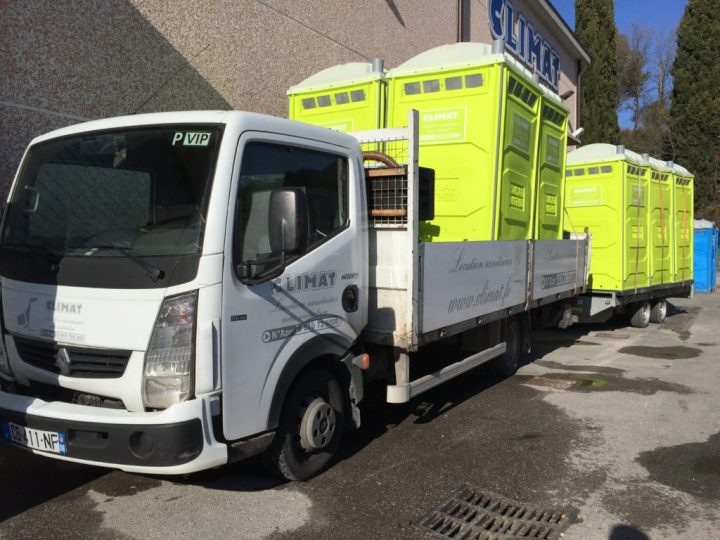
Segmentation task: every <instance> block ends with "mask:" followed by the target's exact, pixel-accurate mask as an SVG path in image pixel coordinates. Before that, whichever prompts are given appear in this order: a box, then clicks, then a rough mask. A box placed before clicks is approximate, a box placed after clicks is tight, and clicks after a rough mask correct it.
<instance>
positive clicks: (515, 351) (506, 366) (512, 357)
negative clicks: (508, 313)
mask: <svg viewBox="0 0 720 540" xmlns="http://www.w3.org/2000/svg"><path fill="white" fill-rule="evenodd" d="M505 344H506V345H507V349H506V350H505V354H504V355H503V356H501V357H500V358H498V359H497V361H496V362H495V363H494V368H495V369H494V371H495V372H496V373H497V374H498V375H502V376H503V377H511V376H513V375H515V373H517V370H518V368H519V367H520V356H521V355H522V328H521V326H520V321H518V319H517V317H513V318H512V319H510V320H509V321H508V322H507V325H506V326H505Z"/></svg>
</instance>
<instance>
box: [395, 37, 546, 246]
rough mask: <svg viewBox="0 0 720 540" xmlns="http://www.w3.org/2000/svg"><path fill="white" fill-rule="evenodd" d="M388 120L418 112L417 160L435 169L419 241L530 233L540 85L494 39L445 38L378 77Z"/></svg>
mask: <svg viewBox="0 0 720 540" xmlns="http://www.w3.org/2000/svg"><path fill="white" fill-rule="evenodd" d="M387 77H388V81H389V83H388V84H389V99H388V109H389V112H388V126H389V127H396V126H403V125H405V124H406V123H407V114H408V110H409V109H418V110H419V111H420V155H419V159H420V165H422V166H424V167H431V168H433V169H435V219H434V220H432V221H428V222H423V223H422V224H421V227H420V235H421V239H422V240H423V241H426V242H430V241H432V242H453V241H463V240H520V239H529V238H531V237H532V233H533V219H534V213H535V212H534V210H535V181H536V180H535V179H536V162H537V154H538V152H537V138H538V126H539V116H540V115H539V111H540V89H539V86H538V85H537V84H536V83H535V82H533V78H532V75H531V73H530V72H529V71H527V70H526V69H525V68H524V67H523V66H522V65H521V64H520V63H519V62H518V61H517V60H515V59H514V58H512V57H511V56H510V55H508V54H505V53H504V52H503V50H502V47H501V45H500V44H499V42H498V45H496V46H494V48H493V47H491V46H490V45H485V44H482V43H454V44H451V45H443V46H441V47H436V48H434V49H431V50H429V51H426V52H424V53H421V54H418V55H417V56H415V57H413V58H411V59H410V60H408V61H407V62H405V63H403V64H401V65H400V66H398V67H397V68H394V69H391V70H390V71H388V74H387Z"/></svg>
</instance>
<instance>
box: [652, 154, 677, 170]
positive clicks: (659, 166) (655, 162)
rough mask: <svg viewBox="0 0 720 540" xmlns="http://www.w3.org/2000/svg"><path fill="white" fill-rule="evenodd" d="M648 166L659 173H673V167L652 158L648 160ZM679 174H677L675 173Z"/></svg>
mask: <svg viewBox="0 0 720 540" xmlns="http://www.w3.org/2000/svg"><path fill="white" fill-rule="evenodd" d="M650 165H651V166H652V167H653V168H654V169H655V170H658V171H661V172H670V173H671V172H674V166H673V165H670V164H668V163H667V161H662V160H659V159H656V158H654V157H651V158H650ZM677 174H679V173H677Z"/></svg>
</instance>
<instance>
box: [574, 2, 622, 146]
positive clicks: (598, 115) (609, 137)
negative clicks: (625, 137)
mask: <svg viewBox="0 0 720 540" xmlns="http://www.w3.org/2000/svg"><path fill="white" fill-rule="evenodd" d="M575 33H576V34H577V36H578V39H579V40H580V43H582V45H583V46H584V47H585V49H586V50H587V51H588V53H589V54H590V58H591V60H592V62H591V63H590V65H589V66H585V67H583V69H582V71H581V74H580V81H581V82H580V111H581V114H582V120H581V123H580V125H582V127H584V128H585V133H583V135H582V137H581V138H582V141H583V144H590V143H595V142H606V143H617V142H618V121H617V106H618V101H619V97H618V73H617V58H616V47H615V15H614V13H613V0H576V2H575Z"/></svg>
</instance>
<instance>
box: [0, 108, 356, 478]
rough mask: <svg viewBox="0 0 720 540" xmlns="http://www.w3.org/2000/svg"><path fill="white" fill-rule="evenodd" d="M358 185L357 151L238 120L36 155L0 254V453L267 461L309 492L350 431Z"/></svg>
mask: <svg viewBox="0 0 720 540" xmlns="http://www.w3.org/2000/svg"><path fill="white" fill-rule="evenodd" d="M363 174H364V173H363V163H362V154H361V152H360V146H359V144H358V142H357V140H356V139H354V138H352V137H350V136H348V135H343V134H340V133H335V132H333V131H330V130H328V129H324V128H319V127H314V126H310V125H305V124H301V123H299V122H293V121H289V120H283V119H279V118H274V117H269V116H264V115H259V114H254V113H245V112H219V111H208V112H177V113H159V114H148V115H136V116H128V117H122V118H114V119H108V120H99V121H93V122H88V123H85V124H80V125H77V126H71V127H68V128H64V129H60V130H57V131H54V132H52V133H49V134H47V135H43V136H41V137H38V138H36V139H35V140H33V141H32V143H31V144H30V146H29V148H28V149H27V151H26V153H25V156H24V158H23V160H22V164H21V166H20V168H19V171H18V174H17V176H16V178H15V181H14V183H13V187H12V190H11V192H10V195H9V198H8V204H7V207H6V210H5V212H4V215H3V220H2V232H1V238H0V284H1V286H2V296H1V299H2V350H1V351H0V353H1V354H0V383H1V385H2V392H0V426H1V427H2V434H3V437H4V438H5V439H6V440H7V441H10V442H13V443H15V444H18V445H21V446H24V447H26V448H28V449H30V450H31V451H33V452H35V453H41V454H45V455H49V456H51V457H55V458H58V459H65V460H70V461H76V462H81V463H88V464H95V465H102V466H107V467H115V468H120V469H123V470H126V471H131V472H142V473H152V474H184V473H190V472H193V471H197V470H201V469H206V468H209V467H214V466H218V465H221V464H224V463H227V462H228V461H231V460H233V459H237V458H242V457H246V456H248V455H252V454H255V453H259V452H262V451H264V452H265V455H266V458H267V459H266V461H268V462H269V463H270V465H271V467H272V468H274V470H275V471H276V472H278V473H280V474H281V475H283V476H285V477H287V478H292V479H303V478H307V477H309V476H312V475H314V474H316V473H317V471H319V470H320V469H321V468H322V467H324V466H325V464H326V463H327V461H328V460H329V459H330V457H331V456H332V454H333V453H334V450H335V449H336V448H337V445H338V444H339V439H340V436H341V434H342V431H343V430H344V429H345V428H346V427H348V426H350V425H353V424H358V423H359V416H358V414H357V410H356V404H357V402H358V401H359V400H360V399H361V398H362V391H361V388H362V384H354V382H357V380H358V377H361V375H359V367H358V365H359V362H358V354H357V352H356V351H355V350H354V348H353V346H354V344H356V343H357V341H358V337H359V336H360V334H361V332H362V330H363V328H364V327H365V325H366V323H367V317H368V314H367V295H368V239H367V217H366V213H365V206H366V204H365V188H364V176H363ZM349 389H350V390H351V391H349Z"/></svg>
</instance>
